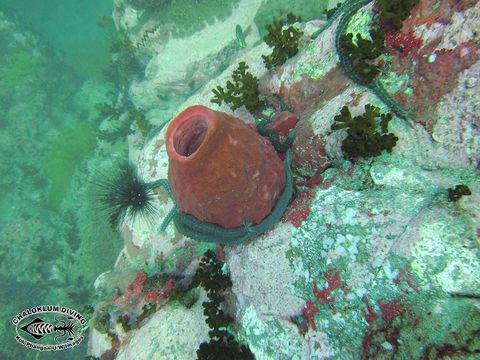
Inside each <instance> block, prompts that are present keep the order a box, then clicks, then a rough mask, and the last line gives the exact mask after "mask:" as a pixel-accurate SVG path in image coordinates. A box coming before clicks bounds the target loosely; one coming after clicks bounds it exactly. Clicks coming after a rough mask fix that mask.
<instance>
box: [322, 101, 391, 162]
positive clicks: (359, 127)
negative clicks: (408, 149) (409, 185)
mask: <svg viewBox="0 0 480 360" xmlns="http://www.w3.org/2000/svg"><path fill="white" fill-rule="evenodd" d="M377 118H380V123H378V121H377ZM391 119H392V114H390V113H388V114H380V108H378V107H376V106H372V105H369V104H368V105H365V113H364V114H363V115H359V116H355V117H354V118H352V114H351V113H350V110H349V109H348V107H347V106H344V107H343V108H342V110H341V111H340V115H337V116H335V123H334V124H333V125H332V127H331V129H332V130H340V129H347V133H348V136H347V137H346V138H345V139H344V140H343V142H342V151H343V152H344V153H345V154H346V155H347V156H348V157H349V158H351V159H354V158H358V157H362V158H367V157H373V156H378V155H380V154H381V153H382V151H384V150H386V151H387V152H391V151H392V149H393V147H394V146H395V144H396V143H397V140H398V138H397V137H396V136H395V135H393V134H391V133H387V132H388V123H389V122H390V120H391Z"/></svg>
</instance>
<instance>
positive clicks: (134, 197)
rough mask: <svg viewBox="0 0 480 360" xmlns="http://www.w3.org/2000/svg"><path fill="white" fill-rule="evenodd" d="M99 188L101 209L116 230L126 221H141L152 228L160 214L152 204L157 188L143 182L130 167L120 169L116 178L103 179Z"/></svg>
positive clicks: (115, 175)
mask: <svg viewBox="0 0 480 360" xmlns="http://www.w3.org/2000/svg"><path fill="white" fill-rule="evenodd" d="M96 185H97V187H98V200H99V202H100V207H101V208H102V209H103V210H104V211H105V212H106V213H107V214H108V217H109V221H110V224H111V225H112V227H113V228H114V229H116V227H117V226H118V225H119V224H121V223H122V222H123V221H124V220H125V219H126V218H131V219H133V220H134V219H136V218H137V217H140V218H142V219H144V220H145V221H146V222H148V223H149V224H151V220H152V217H154V216H155V215H156V214H157V209H156V208H155V206H154V205H153V204H152V202H153V198H154V192H153V189H154V188H155V187H157V185H155V183H147V182H145V181H143V180H142V179H141V178H140V177H139V176H138V173H137V170H136V168H135V167H134V165H132V164H130V163H125V164H123V165H121V166H120V167H119V169H118V170H117V171H116V173H115V174H114V175H113V176H105V175H102V179H99V180H97V181H96Z"/></svg>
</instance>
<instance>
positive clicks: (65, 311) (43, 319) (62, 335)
mask: <svg viewBox="0 0 480 360" xmlns="http://www.w3.org/2000/svg"><path fill="white" fill-rule="evenodd" d="M12 323H13V324H14V325H15V326H16V330H17V336H16V337H15V339H16V340H17V341H18V342H19V343H20V344H22V345H24V346H26V347H28V348H30V349H33V350H38V351H57V350H64V349H69V348H71V347H73V346H76V345H78V344H80V342H81V341H82V340H83V339H84V337H83V336H82V332H83V329H84V327H85V326H86V323H87V321H86V319H85V318H84V317H83V316H82V315H81V314H80V313H78V312H77V311H76V310H73V309H70V308H67V307H64V306H59V305H47V306H45V305H42V306H36V307H33V308H30V309H26V310H24V311H22V312H21V313H19V314H17V316H15V317H14V318H13V320H12Z"/></svg>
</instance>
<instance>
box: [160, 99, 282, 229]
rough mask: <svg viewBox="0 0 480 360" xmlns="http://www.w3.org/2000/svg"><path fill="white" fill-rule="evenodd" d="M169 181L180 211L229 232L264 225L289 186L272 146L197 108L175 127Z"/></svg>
mask: <svg viewBox="0 0 480 360" xmlns="http://www.w3.org/2000/svg"><path fill="white" fill-rule="evenodd" d="M166 142H167V151H168V155H169V168H168V179H169V182H170V186H171V187H172V191H173V194H174V196H175V199H176V201H177V204H178V206H179V210H180V211H182V212H185V213H187V214H190V215H193V216H195V217H196V218H197V219H199V220H201V221H204V222H208V223H213V224H218V225H220V226H223V227H225V228H233V227H239V226H243V225H244V224H247V223H254V224H258V223H260V222H261V221H262V220H263V219H264V218H265V217H266V216H267V215H268V213H270V211H271V210H272V208H273V206H274V205H275V203H276V201H277V198H278V196H279V195H281V194H282V190H283V188H284V186H285V175H284V169H283V163H282V161H281V160H280V158H279V157H278V155H277V154H276V152H275V149H274V148H273V146H272V145H271V144H270V143H269V142H268V140H266V139H265V138H263V137H261V136H260V135H259V134H258V133H257V132H256V130H254V129H252V128H251V127H249V126H247V125H246V124H245V123H244V122H242V121H241V120H239V119H237V118H235V117H233V116H231V115H228V114H225V113H222V112H216V111H213V110H210V109H209V108H207V107H205V106H192V107H190V108H188V109H186V110H184V111H183V112H182V113H180V115H178V116H177V117H176V118H175V120H173V121H172V123H171V124H170V126H169V128H168V130H167V134H166Z"/></svg>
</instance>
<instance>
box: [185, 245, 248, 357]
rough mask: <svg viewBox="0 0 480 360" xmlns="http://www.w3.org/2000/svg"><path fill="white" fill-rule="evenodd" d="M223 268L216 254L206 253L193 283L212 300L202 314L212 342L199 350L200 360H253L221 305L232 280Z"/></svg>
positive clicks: (204, 307)
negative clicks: (236, 338) (230, 327)
mask: <svg viewBox="0 0 480 360" xmlns="http://www.w3.org/2000/svg"><path fill="white" fill-rule="evenodd" d="M222 268H223V263H222V262H220V261H218V259H217V257H216V255H215V252H213V251H212V250H207V251H206V252H205V254H204V255H203V257H202V259H201V261H200V265H199V266H198V269H197V272H196V273H195V275H194V277H193V280H192V286H195V287H197V286H203V288H204V289H205V290H206V291H207V297H208V300H209V301H206V302H204V303H203V304H202V305H203V309H204V310H203V313H204V315H205V316H206V317H207V320H206V322H207V324H208V326H209V327H210V329H212V330H210V331H209V332H208V335H209V337H210V341H209V342H203V343H201V344H200V347H199V349H198V350H197V356H198V359H199V360H207V359H238V360H240V359H242V360H243V359H245V360H247V359H254V356H253V354H252V352H251V351H250V349H249V348H248V347H247V346H245V345H242V344H240V343H238V342H237V341H236V340H235V338H234V336H233V335H232V334H231V333H230V332H229V331H228V330H227V329H228V326H229V325H230V324H231V323H233V319H232V318H231V317H230V316H228V315H226V314H225V313H224V312H223V310H222V309H221V305H222V303H223V302H224V301H225V292H226V291H227V290H228V289H229V288H230V287H232V281H231V280H230V277H229V276H228V275H227V274H225V273H224V272H223V270H222Z"/></svg>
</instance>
